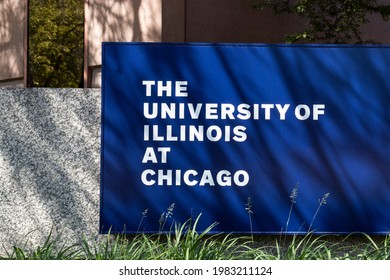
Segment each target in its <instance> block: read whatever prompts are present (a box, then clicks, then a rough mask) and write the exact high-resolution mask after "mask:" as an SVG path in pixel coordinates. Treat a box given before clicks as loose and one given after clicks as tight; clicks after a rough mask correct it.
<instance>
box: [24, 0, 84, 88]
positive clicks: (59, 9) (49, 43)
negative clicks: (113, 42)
mask: <svg viewBox="0 0 390 280" xmlns="http://www.w3.org/2000/svg"><path fill="white" fill-rule="evenodd" d="M29 2H30V4H29V11H30V14H29V79H28V80H29V81H28V83H29V86H33V87H79V86H80V85H81V81H82V70H83V69H82V67H83V42H84V39H83V34H84V1H83V0H30V1H29Z"/></svg>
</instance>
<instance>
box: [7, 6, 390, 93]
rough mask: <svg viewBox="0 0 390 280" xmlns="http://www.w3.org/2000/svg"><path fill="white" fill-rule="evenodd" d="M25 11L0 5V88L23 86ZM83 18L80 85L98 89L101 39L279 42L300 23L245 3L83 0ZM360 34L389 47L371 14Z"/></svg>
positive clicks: (386, 29) (389, 38) (388, 32)
mask: <svg viewBox="0 0 390 280" xmlns="http://www.w3.org/2000/svg"><path fill="white" fill-rule="evenodd" d="M381 2H383V4H386V3H385V2H386V1H385V0H381V1H378V3H381ZM28 7H29V5H28V0H18V1H14V0H3V1H2V2H1V3H0V14H1V17H0V20H1V21H2V22H1V24H0V86H26V85H27V64H28V61H27V57H28V56H27V52H28V46H27V42H28V31H27V30H28V11H29V9H28ZM84 14H85V21H84V30H85V31H84V87H100V77H101V43H102V42H104V41H114V42H237V43H283V42H284V41H285V35H286V34H291V33H293V32H295V31H298V30H300V28H301V27H302V26H303V25H304V22H302V20H300V19H299V18H296V17H294V16H292V15H283V16H275V15H274V13H273V11H272V10H258V9H253V7H252V5H251V1H247V0H85V1H84ZM362 31H363V34H364V35H363V36H366V37H370V38H373V39H374V40H377V41H379V42H381V43H384V44H390V22H383V21H382V20H381V19H380V18H379V17H374V16H373V17H372V18H371V19H370V23H369V24H366V25H364V26H363V29H362Z"/></svg>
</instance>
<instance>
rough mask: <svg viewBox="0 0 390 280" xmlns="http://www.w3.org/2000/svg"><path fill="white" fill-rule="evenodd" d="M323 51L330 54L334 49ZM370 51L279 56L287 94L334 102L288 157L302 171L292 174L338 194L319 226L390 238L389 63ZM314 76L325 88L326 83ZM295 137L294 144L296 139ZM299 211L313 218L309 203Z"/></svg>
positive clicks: (303, 132)
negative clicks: (389, 212)
mask: <svg viewBox="0 0 390 280" xmlns="http://www.w3.org/2000/svg"><path fill="white" fill-rule="evenodd" d="M318 51H322V52H324V56H325V55H326V52H332V51H334V49H333V50H332V48H329V49H328V48H324V49H319V50H318ZM371 51H374V49H366V50H365V51H364V52H361V51H359V49H349V50H348V51H345V52H343V51H340V49H339V52H338V56H337V55H334V54H333V56H331V57H332V58H333V59H328V60H324V59H321V58H320V57H321V56H319V55H314V54H313V53H311V52H310V50H307V49H304V50H303V51H302V52H298V51H297V52H296V53H294V54H293V55H291V56H287V57H283V56H278V57H279V58H280V60H279V64H278V65H279V72H280V73H281V74H282V75H283V79H284V80H285V81H290V83H289V84H287V85H286V86H288V92H291V93H294V94H293V95H292V96H294V97H295V98H296V103H297V104H299V103H304V102H303V101H304V100H309V101H310V102H313V103H315V102H318V101H321V99H322V100H324V101H325V102H326V104H327V108H326V114H325V116H323V118H322V119H321V120H319V121H316V122H314V121H307V122H304V126H303V127H304V128H303V129H301V130H300V131H299V133H300V135H301V136H302V137H300V136H298V135H297V138H299V137H300V138H299V139H301V140H302V139H303V141H304V143H297V142H296V143H295V147H292V148H291V149H290V151H289V152H290V153H291V154H292V157H293V158H294V161H295V164H296V165H297V166H298V168H294V169H291V172H295V173H296V174H300V173H302V174H303V175H304V176H309V177H308V178H309V180H310V182H308V183H312V184H316V186H314V185H312V186H310V185H308V186H307V188H312V187H313V188H315V189H316V190H323V193H328V192H329V193H330V194H331V196H330V199H329V203H328V205H327V206H326V210H324V212H325V211H326V213H323V214H322V215H323V216H321V217H320V221H319V224H320V225H321V226H323V227H325V228H327V229H328V230H329V231H333V232H341V231H365V232H367V231H369V232H373V233H383V232H386V231H388V225H389V223H390V221H389V218H388V215H387V214H386V213H387V211H388V209H389V207H390V197H389V189H388V188H389V186H390V177H389V175H388V174H389V167H390V161H389V154H388V151H389V149H388V143H389V142H390V133H389V131H390V126H389V124H390V122H389V120H390V115H389V110H388V108H389V106H390V98H389V95H388V92H390V84H389V82H388V79H387V78H386V76H385V73H386V66H385V65H386V64H387V65H388V62H385V58H386V57H385V56H383V60H381V58H382V57H381V56H380V55H377V56H376V60H375V61H374V62H373V63H372V58H371V60H370V58H369V57H368V55H369V53H370V52H371ZM377 51H378V52H379V53H381V51H383V50H381V49H378V50H377ZM366 55H367V57H365V56H366ZM378 57H379V59H378ZM387 59H388V58H387ZM308 61H309V62H308ZM369 61H370V62H371V63H367V62H369ZM303 62H305V63H303ZM290 63H291V64H292V65H296V66H297V67H296V68H294V71H295V73H294V74H298V75H293V74H292V72H294V71H289V70H287V69H289V68H290V67H285V66H286V64H287V65H291V64H290ZM318 65H321V67H318ZM313 76H314V77H319V78H320V79H321V81H325V82H326V84H321V85H319V84H318V81H317V79H313ZM297 77H299V78H297ZM306 102H308V101H306ZM290 137H291V138H290V140H291V141H295V140H294V134H290ZM293 164H294V163H293ZM286 168H290V167H286ZM320 195H321V194H319V193H317V196H318V197H320ZM314 198H315V197H314V196H313V197H312V199H314ZM332 201H334V202H333V203H332ZM297 210H298V211H299V212H301V213H302V216H303V217H305V220H307V219H309V218H310V216H308V215H309V213H310V212H307V211H306V209H305V206H304V204H303V205H301V207H300V205H299V204H298V207H297ZM318 230H320V231H321V227H319V229H318Z"/></svg>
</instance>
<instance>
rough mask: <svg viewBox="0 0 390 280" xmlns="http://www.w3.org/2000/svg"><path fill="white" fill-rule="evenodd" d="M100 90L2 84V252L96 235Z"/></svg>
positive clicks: (0, 180)
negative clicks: (58, 237) (57, 237)
mask: <svg viewBox="0 0 390 280" xmlns="http://www.w3.org/2000/svg"><path fill="white" fill-rule="evenodd" d="M100 96H101V94H100V89H43V88H30V89H22V88H0V252H4V251H5V250H8V249H9V248H10V247H11V246H13V245H17V246H24V244H25V243H26V242H27V243H28V244H27V245H28V246H34V247H36V246H38V245H40V244H43V243H42V242H43V241H44V239H45V238H46V237H47V236H48V234H49V233H50V231H51V230H53V233H54V234H59V233H62V234H63V236H64V239H66V240H67V241H68V242H70V243H73V242H77V241H79V238H81V237H82V235H83V234H86V235H88V236H97V235H98V230H99V228H98V227H99V193H100V192H99V190H100V186H99V181H100V120H101V115H100V106H101V103H100V100H101V99H100ZM0 255H2V254H0Z"/></svg>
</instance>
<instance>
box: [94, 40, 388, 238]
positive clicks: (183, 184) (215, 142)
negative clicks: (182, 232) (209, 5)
mask: <svg viewBox="0 0 390 280" xmlns="http://www.w3.org/2000/svg"><path fill="white" fill-rule="evenodd" d="M389 73H390V48H389V47H386V46H376V45H375V46H374V45H373V46H349V45H342V46H336V45H242V44H163V43H104V44H103V87H102V91H103V96H102V111H103V113H102V148H101V151H102V156H101V217H100V228H101V232H102V233H106V232H108V231H109V230H110V231H111V232H126V233H137V232H138V233H139V232H147V233H153V232H154V233H155V232H161V231H166V230H170V229H172V225H173V224H174V223H175V222H176V223H184V222H185V221H187V220H189V219H195V218H196V217H198V216H199V215H200V214H201V213H202V216H201V218H200V220H199V224H198V230H200V231H201V230H202V229H205V228H207V227H208V226H210V225H211V224H213V223H214V222H217V223H218V225H217V226H216V227H214V228H213V231H214V232H228V233H230V232H234V233H249V232H252V233H281V232H285V233H305V232H307V231H314V232H317V233H349V232H355V231H359V232H366V233H389V229H390V215H389V211H390V78H389Z"/></svg>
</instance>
